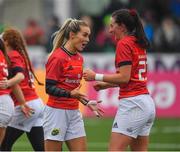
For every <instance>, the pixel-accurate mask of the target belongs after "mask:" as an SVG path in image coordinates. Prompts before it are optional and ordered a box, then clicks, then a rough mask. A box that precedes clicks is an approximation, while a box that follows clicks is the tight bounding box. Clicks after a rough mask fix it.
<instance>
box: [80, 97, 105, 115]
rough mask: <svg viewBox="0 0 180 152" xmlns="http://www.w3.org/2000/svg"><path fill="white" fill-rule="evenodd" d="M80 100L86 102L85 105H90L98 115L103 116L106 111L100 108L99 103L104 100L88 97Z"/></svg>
mask: <svg viewBox="0 0 180 152" xmlns="http://www.w3.org/2000/svg"><path fill="white" fill-rule="evenodd" d="M80 102H81V103H82V104H84V105H85V106H88V108H89V109H90V110H91V111H92V112H93V113H94V114H95V115H96V117H102V116H103V113H104V111H103V110H102V109H101V108H99V107H98V106H99V103H101V102H102V101H96V100H87V99H85V98H84V99H81V100H80Z"/></svg>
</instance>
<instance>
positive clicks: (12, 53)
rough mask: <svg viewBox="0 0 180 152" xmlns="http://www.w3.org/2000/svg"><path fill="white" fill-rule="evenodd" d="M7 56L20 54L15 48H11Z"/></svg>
mask: <svg viewBox="0 0 180 152" xmlns="http://www.w3.org/2000/svg"><path fill="white" fill-rule="evenodd" d="M8 56H9V57H22V55H21V54H20V53H19V52H18V51H17V50H12V51H10V52H8Z"/></svg>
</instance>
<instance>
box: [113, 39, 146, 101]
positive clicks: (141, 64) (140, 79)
mask: <svg viewBox="0 0 180 152" xmlns="http://www.w3.org/2000/svg"><path fill="white" fill-rule="evenodd" d="M135 41H136V38H135V37H134V36H125V37H124V38H123V39H121V40H119V42H118V44H117V47H116V57H115V66H116V68H118V67H120V66H121V65H125V64H126V63H129V62H131V63H132V69H131V77H130V81H129V82H128V84H121V85H120V91H119V98H126V97H131V96H136V95H140V94H148V93H149V92H148V90H147V86H146V85H147V84H146V83H147V56H146V50H144V49H142V48H140V47H139V45H138V44H137V43H135Z"/></svg>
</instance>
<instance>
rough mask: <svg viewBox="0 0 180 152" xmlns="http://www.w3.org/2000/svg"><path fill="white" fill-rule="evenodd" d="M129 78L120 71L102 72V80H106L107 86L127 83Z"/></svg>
mask: <svg viewBox="0 0 180 152" xmlns="http://www.w3.org/2000/svg"><path fill="white" fill-rule="evenodd" d="M128 81H129V78H128V76H126V75H122V74H121V73H118V74H104V75H103V82H107V83H108V84H109V86H112V87H114V86H117V85H119V84H125V83H128Z"/></svg>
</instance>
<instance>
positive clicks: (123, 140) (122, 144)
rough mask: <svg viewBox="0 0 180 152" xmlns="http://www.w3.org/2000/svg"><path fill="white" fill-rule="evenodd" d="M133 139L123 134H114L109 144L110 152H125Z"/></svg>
mask: <svg viewBox="0 0 180 152" xmlns="http://www.w3.org/2000/svg"><path fill="white" fill-rule="evenodd" d="M132 139H133V138H132V137H129V136H126V135H123V134H121V133H116V132H112V133H111V139H110V144H109V151H125V150H126V148H127V147H128V145H130V143H131V141H132Z"/></svg>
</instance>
